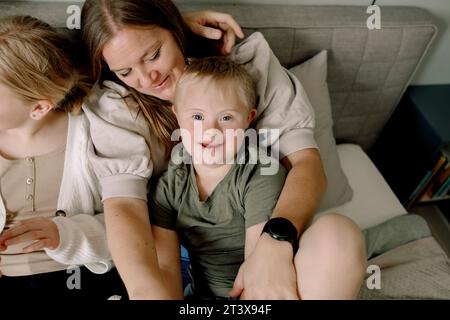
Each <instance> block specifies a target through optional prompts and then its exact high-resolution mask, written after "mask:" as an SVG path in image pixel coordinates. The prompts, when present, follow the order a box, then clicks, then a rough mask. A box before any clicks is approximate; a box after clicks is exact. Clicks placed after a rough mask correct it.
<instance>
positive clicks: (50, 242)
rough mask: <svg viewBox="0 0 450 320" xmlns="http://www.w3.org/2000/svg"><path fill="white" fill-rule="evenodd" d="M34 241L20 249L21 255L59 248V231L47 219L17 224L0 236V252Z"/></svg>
mask: <svg viewBox="0 0 450 320" xmlns="http://www.w3.org/2000/svg"><path fill="white" fill-rule="evenodd" d="M29 241H35V242H34V243H32V244H30V245H29V246H26V247H25V248H23V249H22V251H23V253H29V252H34V251H39V250H42V249H44V248H48V249H51V250H52V249H56V248H57V247H58V246H59V231H58V227H57V226H56V224H55V223H54V222H53V221H52V220H51V219H49V218H32V219H27V220H23V221H19V222H17V223H16V224H15V225H14V226H13V227H12V228H10V229H9V230H7V231H5V232H4V233H3V234H2V235H1V236H0V250H2V249H3V250H5V249H6V247H8V246H10V245H14V244H18V243H22V242H29Z"/></svg>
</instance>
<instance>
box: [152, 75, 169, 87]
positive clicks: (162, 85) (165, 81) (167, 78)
mask: <svg viewBox="0 0 450 320" xmlns="http://www.w3.org/2000/svg"><path fill="white" fill-rule="evenodd" d="M167 80H169V76H167V77H165V78H164V80H163V81H161V83H159V84H158V85H157V86H154V87H153V88H152V89H153V90H161V89H162V88H163V87H164V86H165V84H166V83H167Z"/></svg>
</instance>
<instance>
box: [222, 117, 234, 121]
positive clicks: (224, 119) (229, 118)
mask: <svg viewBox="0 0 450 320" xmlns="http://www.w3.org/2000/svg"><path fill="white" fill-rule="evenodd" d="M232 118H233V117H232V116H223V117H222V121H230V120H231V119H232Z"/></svg>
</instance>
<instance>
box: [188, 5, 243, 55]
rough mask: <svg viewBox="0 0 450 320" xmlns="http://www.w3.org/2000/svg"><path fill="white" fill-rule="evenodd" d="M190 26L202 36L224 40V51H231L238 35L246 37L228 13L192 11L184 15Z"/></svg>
mask: <svg viewBox="0 0 450 320" xmlns="http://www.w3.org/2000/svg"><path fill="white" fill-rule="evenodd" d="M184 19H185V21H186V23H187V24H188V25H189V28H191V30H192V31H193V32H194V33H195V34H198V35H200V36H202V37H205V38H208V39H213V40H220V39H222V41H223V47H222V53H225V54H226V53H229V52H230V51H231V48H233V46H234V44H235V42H236V37H239V38H244V33H243V32H242V29H241V27H240V26H239V24H238V23H237V22H236V20H234V18H233V17H232V16H231V15H229V14H227V13H221V12H215V11H201V12H191V13H187V14H185V15H184Z"/></svg>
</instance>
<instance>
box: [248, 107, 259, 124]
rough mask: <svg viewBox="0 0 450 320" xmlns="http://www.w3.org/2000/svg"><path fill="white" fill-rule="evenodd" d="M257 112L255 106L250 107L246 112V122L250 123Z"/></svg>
mask: <svg viewBox="0 0 450 320" xmlns="http://www.w3.org/2000/svg"><path fill="white" fill-rule="evenodd" d="M256 114H257V111H256V108H252V109H251V110H250V112H249V113H248V117H247V123H248V124H249V125H250V123H251V122H252V121H253V120H254V119H255V117H256Z"/></svg>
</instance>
